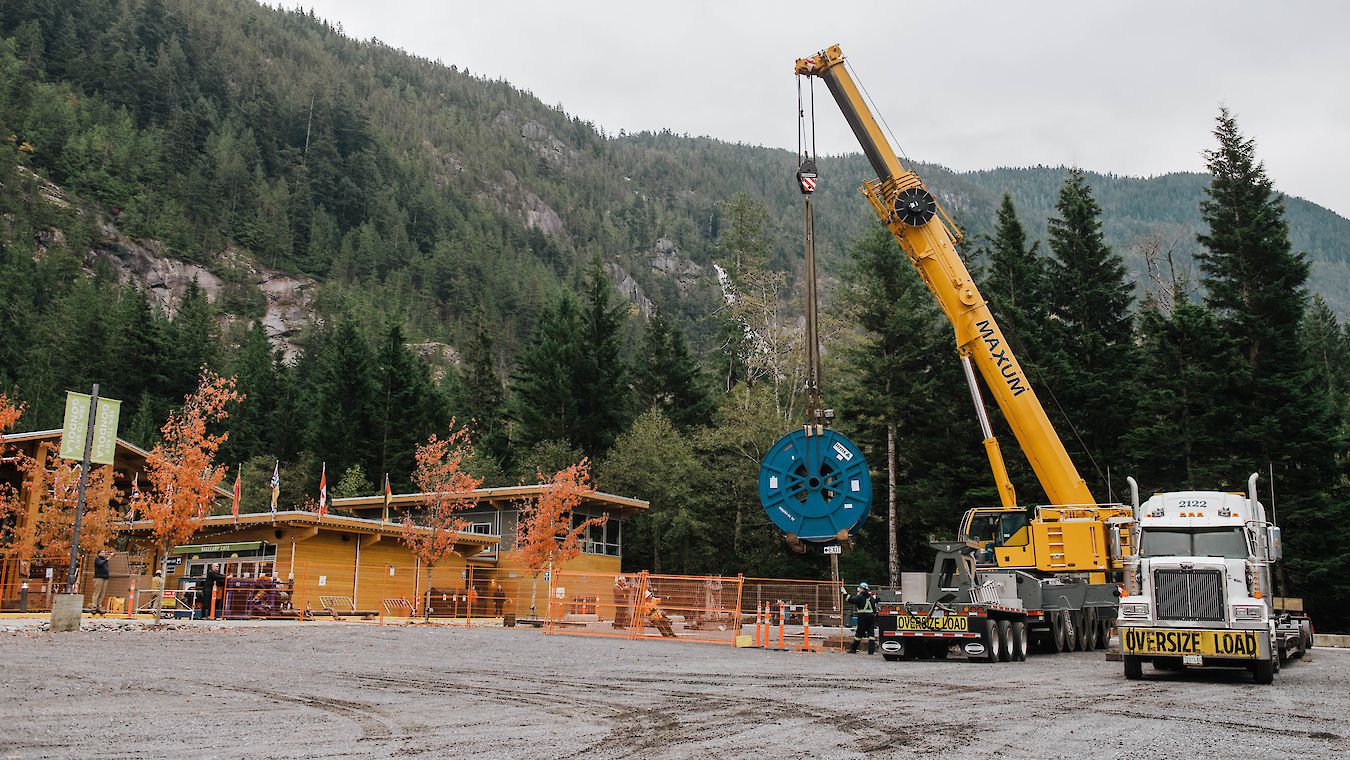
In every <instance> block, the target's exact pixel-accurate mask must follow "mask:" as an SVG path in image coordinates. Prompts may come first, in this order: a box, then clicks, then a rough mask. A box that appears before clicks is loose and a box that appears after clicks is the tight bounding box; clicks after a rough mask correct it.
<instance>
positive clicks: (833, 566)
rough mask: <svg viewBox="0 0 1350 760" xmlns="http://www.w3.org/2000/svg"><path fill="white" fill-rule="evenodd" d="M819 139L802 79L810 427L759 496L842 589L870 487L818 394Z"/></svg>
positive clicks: (783, 448) (800, 166) (778, 462)
mask: <svg viewBox="0 0 1350 760" xmlns="http://www.w3.org/2000/svg"><path fill="white" fill-rule="evenodd" d="M808 108H809V118H808ZM808 131H809V132H810V134H809V135H808V134H807V132H808ZM815 133H816V128H815V82H814V81H812V82H811V90H810V93H809V96H808V97H806V98H804V97H803V92H802V87H801V77H800V76H798V78H797V189H798V190H799V191H800V192H801V194H802V202H803V227H804V232H805V249H806V257H805V267H804V273H803V281H804V282H805V291H806V293H805V295H806V336H805V338H806V340H805V343H806V355H807V361H806V389H805V396H806V403H805V407H806V424H805V425H804V426H803V427H802V428H800V429H798V430H795V431H793V432H790V433H788V434H787V435H784V436H783V437H782V438H780V439H778V442H777V443H775V444H774V445H773V446H772V447H771V448H770V449H769V451H768V452H767V453H766V454H765V456H764V461H763V463H762V465H761V467H760V475H759V497H760V504H761V506H763V507H764V511H765V513H766V514H767V515H768V516H769V519H770V520H772V521H773V523H774V525H776V526H777V527H778V528H779V529H780V530H782V531H783V533H784V536H785V538H786V539H787V543H788V546H790V547H791V548H792V549H793V551H796V552H798V553H802V552H805V551H806V542H812V543H825V544H831V545H834V547H835V548H836V551H835V552H832V553H830V574H831V579H832V580H833V581H834V582H835V583H838V581H839V569H838V567H839V565H838V559H839V554H838V551H842V550H843V549H846V548H848V547H850V546H851V544H852V533H853V532H854V531H856V530H857V528H858V527H859V526H860V525H861V524H862V523H863V522H864V521H865V520H866V519H867V514H868V512H869V511H870V509H871V505H872V483H871V473H870V471H869V469H868V467H867V462H866V460H865V459H864V457H863V454H862V450H861V449H859V448H858V446H857V445H856V444H855V443H853V442H852V441H850V440H849V439H848V438H846V437H845V436H843V435H842V434H840V433H839V432H838V431H836V430H832V429H830V427H829V423H830V421H831V417H832V416H833V412H832V410H828V409H825V405H824V403H823V401H822V398H821V393H820V375H821V366H820V365H821V363H820V331H819V326H818V320H817V316H818V309H817V296H816V259H815V231H814V220H813V217H812V209H811V193H813V192H814V191H815V189H816V152H815ZM808 146H809V147H808Z"/></svg>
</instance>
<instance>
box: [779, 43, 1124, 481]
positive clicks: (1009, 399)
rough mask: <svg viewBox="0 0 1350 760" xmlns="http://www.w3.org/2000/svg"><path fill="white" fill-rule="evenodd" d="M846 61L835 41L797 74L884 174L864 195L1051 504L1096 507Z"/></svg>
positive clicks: (952, 238) (1001, 477)
mask: <svg viewBox="0 0 1350 760" xmlns="http://www.w3.org/2000/svg"><path fill="white" fill-rule="evenodd" d="M843 64H844V54H843V51H842V50H840V48H839V46H838V45H834V46H832V47H829V48H827V49H825V50H823V51H821V52H820V53H817V54H816V55H813V56H811V57H809V58H801V59H798V60H797V64H796V72H797V74H799V75H803V76H814V77H819V78H820V79H822V80H824V82H825V85H826V86H827V87H828V88H829V90H830V94H832V95H833V96H834V99H835V102H836V103H837V104H838V105H839V108H840V110H841V111H843V113H844V119H845V120H846V121H847V122H848V125H849V127H851V128H852V129H853V134H854V135H855V136H856V137H857V138H858V142H859V143H860V144H861V146H862V149H863V153H864V154H865V155H866V156H867V160H868V161H870V162H871V163H872V168H873V169H874V170H875V171H876V173H877V179H876V180H872V181H868V182H866V183H864V184H863V188H862V192H863V194H864V195H866V196H867V198H868V200H869V201H871V203H872V206H873V208H874V209H875V210H876V212H877V214H878V215H879V216H880V217H881V219H882V221H883V223H884V224H885V225H886V227H887V228H888V229H889V230H890V231H891V234H892V235H894V236H895V239H896V240H898V241H899V242H900V246H901V247H902V248H903V249H904V251H905V254H906V255H907V256H908V257H909V260H910V263H912V264H913V265H914V268H915V269H916V270H918V272H919V276H920V277H921V278H923V281H924V284H926V285H927V286H928V289H929V291H931V292H932V294H933V297H934V298H935V299H936V300H937V303H938V306H939V307H941V309H942V311H943V313H944V314H945V315H946V316H947V319H948V320H949V321H950V322H951V323H952V327H953V328H954V329H955V331H956V345H957V348H958V350H959V351H960V353H961V356H962V357H965V358H969V359H970V360H971V361H972V362H973V363H974V365H975V367H976V369H978V370H979V373H980V375H981V376H982V377H983V378H984V382H985V385H986V386H988V388H989V391H990V392H991V393H992V394H993V396H994V400H995V401H996V402H997V403H998V407H999V409H1000V410H1002V412H1003V416H1004V418H1005V419H1006V420H1007V421H1008V424H1009V426H1011V427H1012V431H1013V435H1014V436H1016V437H1017V442H1018V444H1019V445H1021V447H1022V451H1023V452H1025V453H1026V456H1027V459H1028V461H1030V463H1031V468H1032V470H1034V471H1035V473H1036V478H1037V479H1038V480H1039V481H1040V483H1041V486H1042V487H1044V489H1045V493H1046V496H1048V497H1049V499H1050V502H1051V503H1052V504H1059V505H1088V504H1096V503H1097V500H1096V499H1094V498H1093V497H1092V494H1091V492H1089V491H1088V487H1087V484H1086V483H1085V482H1083V478H1082V477H1080V476H1079V474H1078V470H1077V468H1075V467H1074V465H1073V461H1072V460H1070V459H1069V453H1068V452H1067V451H1065V449H1064V443H1063V442H1062V441H1060V439H1059V435H1058V434H1056V433H1055V429H1054V427H1052V426H1051V424H1050V420H1049V418H1048V417H1047V416H1046V414H1045V409H1044V408H1043V407H1042V406H1041V403H1040V401H1039V400H1038V399H1037V398H1036V392H1035V391H1033V390H1032V389H1031V384H1030V383H1029V382H1028V380H1027V376H1026V374H1025V373H1024V372H1023V371H1022V367H1021V365H1020V364H1019V363H1018V362H1017V358H1016V357H1015V356H1013V352H1012V349H1011V348H1009V346H1008V342H1007V340H1005V339H1004V337H1003V332H1002V331H1001V330H1000V329H999V327H998V323H997V322H996V321H995V320H994V317H993V315H992V314H991V313H990V312H989V307H988V306H987V305H986V304H985V301H984V298H983V297H982V296H981V295H980V291H979V289H978V288H976V287H975V282H974V280H973V279H972V278H971V276H970V272H968V271H967V270H966V265H965V263H964V262H963V261H962V260H961V256H960V254H958V253H957V251H956V243H957V242H959V240H960V237H959V233H958V232H956V229H955V225H952V224H951V222H950V220H948V219H947V218H946V214H945V213H944V212H943V211H942V209H941V208H940V207H939V206H938V205H937V202H936V201H935V200H934V199H933V196H932V195H931V194H930V193H929V192H928V191H927V189H925V188H924V186H923V182H922V181H921V180H920V179H919V177H918V175H916V174H915V173H914V172H912V171H909V170H908V169H906V168H905V166H904V165H903V164H902V163H901V162H900V158H899V157H898V156H896V154H895V151H894V150H893V149H892V148H891V145H890V143H889V142H888V141H887V140H886V136H885V134H884V133H883V132H882V130H881V127H880V125H879V124H878V123H877V120H876V119H875V118H874V117H873V115H872V112H871V110H870V109H869V108H868V107H867V104H866V102H865V100H864V99H863V97H862V93H861V92H860V91H859V89H858V86H857V84H856V83H855V82H854V81H853V77H852V76H851V75H850V74H849V72H848V70H847V68H846V67H845V66H844V65H843ZM971 389H972V393H973V394H974V395H976V396H977V398H976V399H975V400H976V404H977V409H978V408H980V406H981V403H980V401H979V399H978V391H977V389H976V387H975V386H974V385H973V384H972V386H971ZM981 415H983V412H982V411H981ZM982 428H983V433H984V436H985V439H984V444H985V448H986V450H987V451H988V454H989V458H990V466H991V467H992V468H993V471H994V478H995V480H996V481H997V482H998V490H999V497H1000V499H1001V500H1002V502H1003V504H1004V505H1005V506H1011V505H1013V504H1015V503H1016V497H1015V495H1014V493H1013V488H1012V484H1011V482H1010V481H1009V480H1008V476H1007V471H1006V470H1005V469H1004V466H1003V459H1002V455H1001V454H1000V453H999V450H998V443H997V442H996V441H995V440H994V438H993V436H992V434H991V433H990V431H989V428H988V426H987V425H983V424H982Z"/></svg>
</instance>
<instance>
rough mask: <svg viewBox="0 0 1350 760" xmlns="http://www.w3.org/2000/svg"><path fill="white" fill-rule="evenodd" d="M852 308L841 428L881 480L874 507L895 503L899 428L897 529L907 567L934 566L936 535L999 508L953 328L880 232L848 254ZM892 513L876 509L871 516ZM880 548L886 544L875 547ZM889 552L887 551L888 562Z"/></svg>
mask: <svg viewBox="0 0 1350 760" xmlns="http://www.w3.org/2000/svg"><path fill="white" fill-rule="evenodd" d="M845 300H846V302H847V303H848V305H849V308H850V313H851V314H852V316H853V319H854V320H855V322H856V323H857V325H858V326H859V327H861V328H862V329H863V330H864V331H865V332H864V335H863V337H862V339H861V340H860V341H859V342H858V343H856V344H855V345H853V346H851V347H850V348H849V350H848V355H847V360H848V366H849V371H848V372H847V373H837V374H836V375H832V376H831V377H837V381H835V380H830V378H829V377H827V378H826V379H827V381H829V385H828V386H827V388H826V390H827V393H835V391H831V390H830V389H831V388H837V389H838V391H837V392H838V393H839V396H840V421H839V425H840V427H841V429H843V430H844V431H845V432H846V433H849V434H850V435H853V436H855V437H856V439H857V441H858V442H859V444H860V445H861V446H862V447H863V450H864V453H865V454H866V456H867V461H868V462H869V463H871V467H872V471H873V473H874V474H873V489H874V492H875V496H874V502H875V503H876V504H878V505H880V504H885V503H886V500H887V494H886V487H887V480H888V478H887V450H888V441H887V426H888V425H895V428H896V445H895V449H896V476H897V477H896V482H897V488H896V502H897V515H898V519H897V522H896V525H894V526H891V525H884V524H881V525H879V526H878V528H877V529H874V531H866V532H865V533H864V536H863V539H864V540H867V539H868V538H869V535H868V534H869V533H871V532H876V533H878V534H880V535H881V536H883V537H884V536H885V532H886V531H888V530H895V531H896V534H897V536H898V545H899V555H900V560H901V565H902V567H904V568H905V569H911V570H918V569H921V567H923V566H924V565H925V564H927V563H928V562H930V560H931V557H932V554H931V552H930V550H929V548H928V546H927V544H926V539H927V536H928V535H929V534H930V533H944V534H945V533H949V532H950V531H951V530H952V526H954V525H956V523H957V521H958V519H959V518H960V516H961V512H962V510H963V509H964V508H965V507H967V506H970V505H971V504H972V503H989V502H991V501H997V499H998V496H997V492H996V489H995V488H994V486H993V481H992V478H991V477H990V474H989V466H988V463H987V461H986V460H985V459H984V458H983V450H982V448H981V447H980V432H979V427H978V424H977V421H976V419H975V415H974V412H973V411H972V410H971V408H970V396H969V395H968V393H967V391H966V390H965V387H966V386H965V381H964V379H963V378H962V377H961V369H960V364H959V360H958V358H957V355H956V350H955V347H954V344H953V342H952V333H951V329H950V325H949V323H947V321H946V320H945V319H944V318H943V317H942V314H941V312H940V311H939V310H938V308H937V305H936V304H935V303H934V301H933V297H932V295H931V293H929V291H928V289H927V288H926V287H925V286H924V285H923V283H922V281H921V280H920V279H919V277H918V275H917V274H915V273H914V270H913V267H912V266H911V265H910V263H909V261H908V260H907V259H906V257H905V253H904V251H903V250H902V249H901V248H900V246H899V244H898V243H897V242H896V241H895V239H894V238H893V237H892V236H891V234H890V233H889V232H887V231H886V230H885V229H884V228H881V227H877V228H875V229H873V230H872V231H871V232H869V233H868V234H867V235H865V236H864V237H863V238H862V239H860V240H859V241H858V242H856V243H855V244H854V245H853V247H852V249H851V250H850V263H849V266H848V268H847V269H846V270H845ZM883 514H885V510H883V509H881V508H874V509H873V515H877V516H878V517H879V516H880V515H883ZM875 544H876V545H878V546H880V547H885V546H886V541H885V540H884V539H883V540H881V541H876V542H875ZM884 552H885V549H884V548H881V549H879V553H881V554H883V555H884Z"/></svg>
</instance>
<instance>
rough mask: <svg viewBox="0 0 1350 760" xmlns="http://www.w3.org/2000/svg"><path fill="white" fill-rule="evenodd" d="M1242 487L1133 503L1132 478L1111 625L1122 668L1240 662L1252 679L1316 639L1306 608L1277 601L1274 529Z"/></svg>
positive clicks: (1264, 679) (1268, 674)
mask: <svg viewBox="0 0 1350 760" xmlns="http://www.w3.org/2000/svg"><path fill="white" fill-rule="evenodd" d="M1256 480H1257V476H1256V475H1255V474H1253V475H1252V476H1251V478H1250V479H1249V480H1248V481H1247V493H1246V494H1245V495H1244V494H1234V493H1223V492H1219V491H1178V492H1172V493H1161V494H1155V495H1154V496H1152V497H1151V498H1149V499H1148V500H1147V501H1145V502H1144V503H1142V504H1140V503H1139V488H1138V485H1137V484H1136V483H1135V482H1134V479H1133V478H1131V479H1130V489H1131V493H1132V495H1133V502H1134V511H1135V520H1136V523H1135V525H1136V530H1137V531H1138V536H1137V541H1136V542H1135V547H1136V548H1137V554H1136V556H1135V557H1134V558H1133V560H1132V561H1130V562H1128V563H1127V569H1126V572H1125V580H1126V590H1125V595H1123V596H1122V597H1121V599H1120V608H1119V619H1118V627H1119V630H1120V645H1121V653H1122V655H1123V659H1124V661H1125V677H1126V678H1129V679H1138V678H1141V677H1142V676H1143V664H1144V662H1145V661H1146V660H1148V661H1151V662H1152V664H1153V667H1154V668H1155V669H1158V670H1180V669H1183V668H1190V667H1228V668H1233V667H1236V668H1246V669H1248V670H1250V671H1251V672H1252V674H1253V675H1254V676H1255V679H1256V682H1257V683H1259V684H1268V683H1271V681H1273V680H1274V677H1275V673H1277V672H1279V670H1280V665H1281V664H1282V663H1283V662H1284V661H1286V660H1288V659H1289V658H1291V657H1297V656H1301V655H1302V654H1303V653H1304V652H1305V651H1307V649H1308V648H1309V647H1311V646H1312V643H1313V630H1312V624H1311V623H1310V622H1309V620H1308V618H1307V617H1306V616H1304V615H1302V614H1299V613H1293V612H1289V611H1286V610H1283V609H1281V608H1280V607H1277V606H1276V604H1275V596H1274V594H1273V587H1272V585H1271V566H1272V564H1273V563H1275V562H1277V561H1278V560H1279V559H1280V555H1281V548H1280V529H1279V528H1278V527H1276V526H1275V525H1273V524H1272V523H1270V522H1269V521H1267V519H1266V510H1265V507H1264V506H1263V505H1262V504H1261V502H1260V501H1258V500H1257V498H1256Z"/></svg>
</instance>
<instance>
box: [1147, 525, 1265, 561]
mask: <svg viewBox="0 0 1350 760" xmlns="http://www.w3.org/2000/svg"><path fill="white" fill-rule="evenodd" d="M1139 553H1140V554H1141V555H1142V556H1145V557H1225V558H1227V559H1246V558H1247V539H1246V536H1244V535H1243V532H1242V528H1238V527H1232V528H1210V529H1206V530H1184V529H1179V528H1145V529H1144V533H1143V541H1141V542H1140V546H1139Z"/></svg>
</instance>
